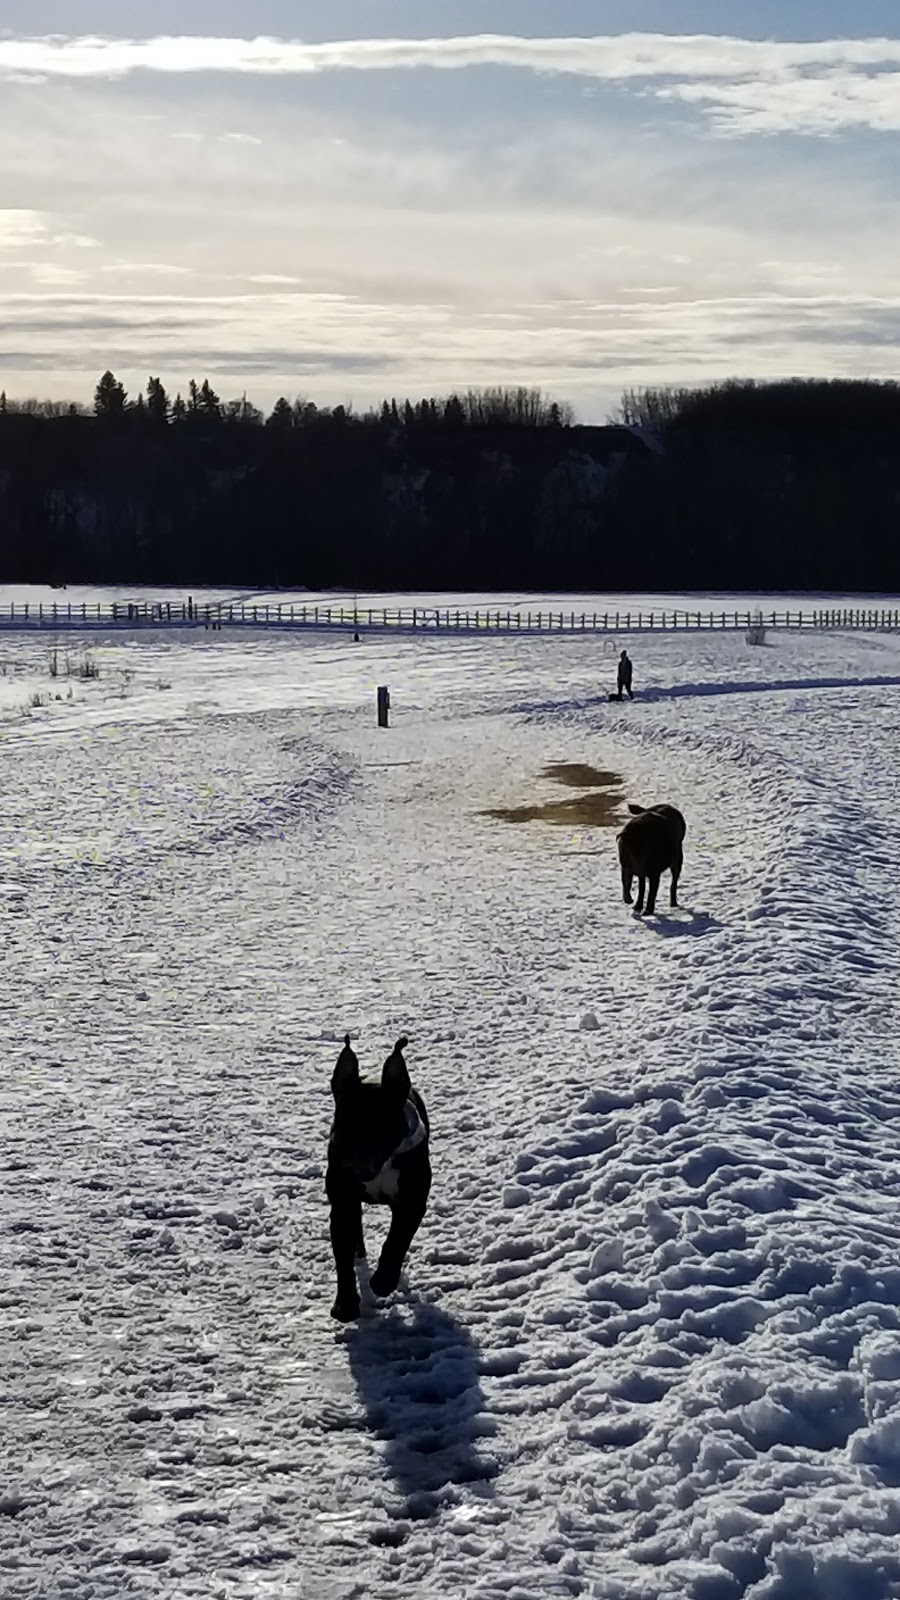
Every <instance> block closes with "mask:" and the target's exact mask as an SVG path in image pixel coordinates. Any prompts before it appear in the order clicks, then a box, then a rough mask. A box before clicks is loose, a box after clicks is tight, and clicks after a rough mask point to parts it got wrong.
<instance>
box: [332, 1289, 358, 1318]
mask: <svg viewBox="0 0 900 1600" xmlns="http://www.w3.org/2000/svg"><path fill="white" fill-rule="evenodd" d="M331 1315H332V1316H333V1317H334V1319H335V1321H336V1322H355V1321H356V1318H357V1317H358V1316H359V1295H358V1294H355V1295H353V1296H352V1297H351V1296H350V1295H344V1296H343V1298H342V1297H341V1295H338V1297H337V1299H336V1300H335V1302H334V1305H333V1306H332V1308H331Z"/></svg>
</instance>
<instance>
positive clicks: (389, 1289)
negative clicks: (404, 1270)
mask: <svg viewBox="0 0 900 1600" xmlns="http://www.w3.org/2000/svg"><path fill="white" fill-rule="evenodd" d="M399 1282H400V1273H399V1272H393V1271H391V1270H390V1268H385V1267H382V1266H378V1267H376V1268H375V1271H374V1272H373V1273H372V1276H371V1278H370V1279H369V1288H370V1289H371V1291H372V1293H373V1294H374V1296H375V1298H376V1300H386V1299H387V1297H388V1295H389V1294H393V1292H394V1290H395V1289H396V1287H397V1285H398V1283H399Z"/></svg>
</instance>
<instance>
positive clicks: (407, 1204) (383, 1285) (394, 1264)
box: [369, 1183, 430, 1300]
mask: <svg viewBox="0 0 900 1600" xmlns="http://www.w3.org/2000/svg"><path fill="white" fill-rule="evenodd" d="M429 1187H430V1183H429V1184H428V1185H426V1186H425V1187H424V1188H423V1189H422V1190H421V1191H419V1192H417V1193H416V1194H415V1196H406V1197H404V1199H403V1201H402V1202H400V1203H399V1204H398V1202H397V1201H394V1203H393V1205H392V1206H391V1225H390V1227H389V1228H388V1234H387V1238H386V1239H385V1241H384V1244H383V1245H382V1247H381V1255H380V1257H379V1261H378V1266H377V1267H376V1268H375V1271H374V1272H373V1273H372V1276H371V1278H370V1279H369V1284H370V1287H371V1290H372V1293H373V1294H374V1295H376V1296H377V1297H378V1299H379V1300H383V1299H384V1298H385V1296H386V1295H389V1294H393V1292H394V1290H395V1289H396V1287H397V1285H398V1283H399V1282H400V1273H401V1272H402V1270H403V1263H404V1261H405V1259H406V1252H407V1251H408V1249H409V1247H410V1245H411V1244H412V1242H413V1239H414V1238H415V1236H416V1233H417V1232H418V1229H419V1225H420V1223H421V1221H422V1218H423V1217H424V1215H425V1207H426V1204H427V1201H428V1189H429Z"/></svg>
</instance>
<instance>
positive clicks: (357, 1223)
mask: <svg viewBox="0 0 900 1600" xmlns="http://www.w3.org/2000/svg"><path fill="white" fill-rule="evenodd" d="M362 1236H363V1235H362V1206H361V1205H360V1202H359V1201H358V1200H356V1199H346V1198H341V1199H340V1200H332V1202H331V1248H332V1250H333V1251H334V1265H335V1269H336V1271H337V1296H336V1298H335V1302H334V1305H333V1306H332V1308H331V1315H332V1316H333V1317H336V1318H337V1320H338V1322H352V1321H353V1319H354V1317H358V1316H359V1288H358V1286H357V1282H356V1266H355V1261H356V1256H357V1255H361V1254H362Z"/></svg>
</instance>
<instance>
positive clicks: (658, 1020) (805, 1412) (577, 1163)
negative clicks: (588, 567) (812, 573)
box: [0, 597, 900, 1600]
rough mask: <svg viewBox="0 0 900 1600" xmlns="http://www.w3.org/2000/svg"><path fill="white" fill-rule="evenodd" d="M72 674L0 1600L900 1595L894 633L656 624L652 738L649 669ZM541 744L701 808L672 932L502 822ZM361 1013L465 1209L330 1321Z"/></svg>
mask: <svg viewBox="0 0 900 1600" xmlns="http://www.w3.org/2000/svg"><path fill="white" fill-rule="evenodd" d="M669 603H670V604H671V603H672V602H671V597H670V600H669ZM50 645H51V641H49V640H48V639H47V638H46V637H40V638H35V637H31V636H19V635H6V636H4V637H3V638H2V639H0V674H2V675H0V739H2V757H3V760H2V779H0V782H2V796H3V804H2V807H0V887H2V894H0V916H2V919H3V962H2V967H0V1026H2V1030H3V1035H4V1040H5V1050H4V1072H3V1077H2V1081H0V1108H2V1116H0V1128H2V1138H0V1197H2V1204H0V1319H2V1320H0V1372H2V1388H0V1395H2V1444H0V1467H2V1476H0V1592H2V1594H3V1596H4V1600H25V1597H28V1600H61V1597H63V1596H74V1597H76V1600H82V1597H84V1600H123V1597H125V1596H133V1595H153V1596H170V1597H178V1600H182V1597H184V1600H187V1597H203V1600H212V1597H222V1600H258V1597H262V1596H265V1597H272V1600H313V1597H315V1600H350V1597H360V1600H362V1597H369V1596H372V1597H375V1596H378V1597H381V1596H384V1597H387V1600H395V1597H396V1600H401V1597H403V1600H406V1597H409V1600H413V1597H416V1596H420V1595H434V1596H442V1597H448V1600H456V1597H459V1600H462V1597H469V1596H471V1597H477V1600H548V1597H553V1600H557V1597H567V1596H576V1597H577V1596H585V1597H591V1600H740V1597H745V1600H889V1597H891V1596H900V1256H898V1239H900V1223H898V1217H897V1209H898V1207H897V1196H896V1189H897V1182H898V1133H900V1046H898V1035H900V1001H898V987H897V980H898V976H900V970H898V969H900V956H898V952H900V943H898V937H900V833H898V828H897V803H898V781H897V768H898V760H897V727H898V722H900V639H898V638H897V637H894V636H890V635H877V636H876V635H872V636H866V635H852V636H841V635H838V634H835V635H818V636H807V637H803V636H799V635H790V634H777V635H770V636H769V642H768V643H767V644H766V645H764V646H762V647H760V648H751V647H748V645H747V644H746V643H745V642H744V640H743V638H742V637H741V636H740V635H737V636H735V635H715V634H712V635H699V636H698V635H688V636H685V635H680V636H679V635H673V636H669V637H665V636H662V637H661V636H658V635H657V636H654V637H642V638H641V639H640V640H633V641H631V642H630V644H629V648H630V650H631V654H632V656H633V659H634V661H635V685H636V688H637V690H638V695H639V698H638V700H637V701H636V702H635V703H634V704H633V705H622V706H620V705H611V704H609V703H608V701H607V699H606V694H607V691H608V689H609V688H610V687H612V686H613V682H614V667H615V659H616V656H617V654H618V649H619V644H618V642H617V641H616V640H614V639H612V638H609V639H592V638H587V639H579V638H574V639H562V640H559V639H539V638H538V639H529V638H525V639H516V638H507V639H504V638H500V639H497V638H492V639H490V640H487V639H477V638H463V639H447V638H439V639H434V638H425V639H423V638H407V639H402V640H398V639H390V638H386V639H385V638H381V639H377V638H376V639H372V640H369V639H366V638H365V637H364V639H363V642H362V643H361V644H359V645H354V644H353V643H352V641H350V640H349V639H346V640H345V639H339V638H327V639H321V638H317V637H315V636H312V635H304V636H302V637H299V638H298V637H289V638H285V637H283V636H278V635H275V634H267V635H258V636H253V635H250V634H246V633H241V635H240V636H239V637H236V638H235V637H231V636H229V634H228V633H227V632H225V633H222V634H210V635H207V634H202V635H198V634H193V635H188V634H183V633H179V632H173V631H167V632H165V633H160V634H154V633H151V632H142V633H141V634H140V635H139V636H138V637H137V638H135V639H128V638H127V637H123V636H121V635H117V636H116V637H114V638H102V637H98V638H96V639H90V640H81V639H79V640H78V641H77V642H76V643H75V644H74V645H73V643H72V641H71V639H68V640H60V642H59V665H60V675H59V676H58V677H56V678H50V677H49V676H48V671H47V663H48V652H49V649H50ZM85 650H87V652H88V654H89V657H90V659H92V660H93V661H94V662H95V663H96V664H97V666H98V667H99V676H97V677H96V678H82V677H80V676H78V675H77V674H78V663H79V662H81V660H82V659H83V657H84V653H85ZM66 654H68V655H69V656H70V658H71V664H72V668H73V675H72V676H69V677H67V676H66V675H65V672H64V656H65V655H66ZM380 683H386V684H388V685H389V686H390V689H391V695H392V700H393V707H394V725H393V726H392V728H391V729H390V730H389V731H387V732H379V730H378V729H377V728H376V727H375V726H374V723H375V692H374V691H375V685H376V684H380ZM70 688H71V690H72V695H71V698H68V692H69V689H70ZM57 695H59V696H60V698H59V699H57V698H55V697H56V696H57ZM34 702H37V703H34ZM551 762H588V763H591V764H593V765H594V766H596V767H598V768H602V769H605V770H609V771H612V772H614V773H617V774H619V775H620V776H621V780H622V782H621V788H620V789H618V790H616V794H617V795H619V796H620V797H621V804H620V805H619V807H618V812H617V815H619V816H624V801H625V799H626V798H628V799H637V800H642V801H644V802H648V801H652V800H659V799H667V800H670V801H673V802H674V803H675V804H677V805H679V806H680V807H681V808H682V809H683V810H684V812H685V814H686V817H687V821H688V836H687V841H686V850H685V872H684V876H683V879H682V887H681V899H682V901H683V909H681V910H679V911H677V912H671V913H670V912H669V911H668V909H664V910H663V911H662V912H661V914H660V915H659V916H657V917H656V918H654V919H650V920H648V921H647V922H641V921H638V920H636V919H635V918H634V917H632V915H631V914H630V913H629V911H628V910H627V908H626V907H624V906H623V905H622V903H621V899H620V891H619V886H618V882H617V874H616V861H615V833H614V829H612V828H603V827H599V826H597V827H591V826H584V825H575V824H564V825H562V826H559V825H557V826H551V825H548V824H547V823H545V822H541V821H536V822H533V823H524V824H511V823H508V822H503V821H498V820H494V819H492V818H489V817H487V816H485V815H483V814H482V813H483V812H484V811H486V810H488V809H491V808H497V807H503V806H516V805H519V804H526V803H531V802H538V803H540V802H543V801H546V802H552V801H558V800H561V799H566V798H572V797H575V796H577V794H578V791H577V790H570V789H563V788H561V787H560V786H559V785H558V784H556V783H554V782H553V781H552V780H551V779H550V778H548V777H546V776H543V775H542V774H543V772H544V769H545V767H546V766H547V765H548V763H551ZM666 900H667V893H666V892H665V890H664V892H663V894H662V895H661V903H662V904H664V903H665V901H666ZM345 1028H349V1029H350V1030H351V1032H352V1034H353V1036H354V1042H355V1046H356V1048H357V1050H358V1052H359V1054H360V1058H361V1061H362V1063H363V1066H364V1067H368V1068H369V1069H370V1070H371V1069H372V1068H373V1067H375V1066H376V1065H380V1062H381V1060H382V1059H383V1057H384V1055H385V1054H386V1052H387V1050H388V1049H389V1047H390V1045H391V1044H392V1043H393V1041H394V1039H395V1038H396V1037H397V1035H398V1034H400V1033H401V1032H406V1033H408V1034H409V1036H410V1045H409V1049H408V1051H407V1059H408V1061H409V1064H410V1068H411V1071H412V1073H413V1076H414V1080H415V1082H416V1084H417V1086H418V1087H419V1088H420V1089H421V1091H422V1092H423V1093H424V1095H425V1097H426V1099H427V1101H428V1105H429V1110H430V1112H431V1118H432V1127H433V1149H432V1158H433V1165H434V1171H435V1182H434V1187H433V1190H432V1201H431V1205H430V1209H429V1212H428V1215H427V1217H426V1220H425V1223H424V1225H423V1227H422V1230H421V1232H420V1234H419V1235H418V1238H417V1240H416V1242H415V1244H414V1246H413V1250H412V1253H411V1256H410V1259H409V1263H408V1272H407V1283H406V1287H405V1289H403V1290H402V1291H401V1292H400V1293H399V1294H398V1295H397V1296H396V1297H395V1299H394V1301H393V1302H389V1303H388V1304H387V1305H386V1306H384V1307H382V1308H381V1309H379V1310H377V1311H373V1310H372V1308H371V1306H368V1307H367V1312H366V1314H365V1315H364V1316H363V1317H362V1319H361V1320H360V1322H359V1323H358V1324H357V1325H351V1326H349V1327H348V1328H338V1327H337V1326H336V1325H335V1324H334V1323H332V1322H331V1320H330V1318H329V1316H328V1310H329V1306H330V1304H331V1299H332V1297H333V1275H332V1266H331V1260H330V1250H329V1246H328V1219H327V1211H326V1206H325V1202H324V1193H323V1174H324V1159H325V1141H326V1138H327V1130H328V1124H329V1120H330V1111H331V1103H330V1095H329V1090H328V1084H329V1078H330V1074H331V1070H332V1067H333V1064H334V1060H335V1058H336V1055H337V1051H338V1048H339V1039H340V1037H341V1035H342V1034H343V1032H344V1030H345ZM382 1229H383V1217H382V1214H381V1213H374V1212H370V1213H369V1217H368V1232H369V1234H370V1236H371V1237H372V1241H373V1243H374V1241H376V1240H377V1239H378V1238H380V1236H381V1232H382Z"/></svg>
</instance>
